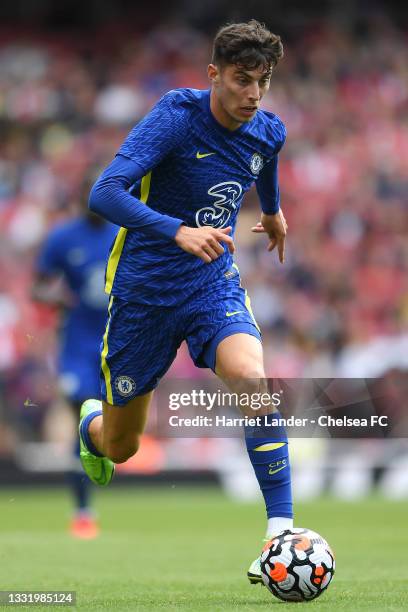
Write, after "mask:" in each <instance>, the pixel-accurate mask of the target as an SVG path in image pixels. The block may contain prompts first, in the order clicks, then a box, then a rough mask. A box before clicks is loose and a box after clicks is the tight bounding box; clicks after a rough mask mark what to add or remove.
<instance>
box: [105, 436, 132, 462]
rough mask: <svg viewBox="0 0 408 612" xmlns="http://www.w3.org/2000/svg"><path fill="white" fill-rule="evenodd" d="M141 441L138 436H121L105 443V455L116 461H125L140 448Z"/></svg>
mask: <svg viewBox="0 0 408 612" xmlns="http://www.w3.org/2000/svg"><path fill="white" fill-rule="evenodd" d="M139 445H140V441H139V437H138V436H132V437H127V438H121V439H119V440H114V441H113V440H112V441H108V442H107V443H105V448H104V451H105V455H106V457H108V458H109V459H110V460H111V461H113V462H114V463H125V461H127V460H128V459H130V457H133V455H135V454H136V453H137V451H138V449H139Z"/></svg>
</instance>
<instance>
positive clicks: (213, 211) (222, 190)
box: [196, 181, 242, 228]
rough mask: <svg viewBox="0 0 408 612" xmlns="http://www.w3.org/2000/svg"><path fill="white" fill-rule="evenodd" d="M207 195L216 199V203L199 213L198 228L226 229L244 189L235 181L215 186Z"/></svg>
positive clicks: (197, 216)
mask: <svg viewBox="0 0 408 612" xmlns="http://www.w3.org/2000/svg"><path fill="white" fill-rule="evenodd" d="M207 193H208V195H210V196H212V197H213V198H215V202H213V204H212V205H210V206H205V207H204V208H200V210H198V211H197V213H196V224H197V227H205V226H211V227H216V228H220V227H224V226H225V225H227V223H228V221H229V218H230V216H231V213H232V212H234V211H235V209H236V208H237V205H238V203H239V199H240V197H241V195H242V187H241V185H240V184H239V183H237V182H235V181H226V182H224V183H217V184H216V185H213V186H212V187H210V189H209V190H208V192H207Z"/></svg>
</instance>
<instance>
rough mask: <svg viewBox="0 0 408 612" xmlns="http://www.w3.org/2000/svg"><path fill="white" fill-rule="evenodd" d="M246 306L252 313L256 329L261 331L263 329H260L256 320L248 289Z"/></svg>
mask: <svg viewBox="0 0 408 612" xmlns="http://www.w3.org/2000/svg"><path fill="white" fill-rule="evenodd" d="M245 306H246V309H247V310H248V312H249V314H250V315H251V317H252V320H253V322H254V323H255V327H256V329H257V330H258V331H259V333H261V330H260V329H259V325H258V323H257V322H256V319H255V316H254V313H253V311H252V306H251V298H250V297H249V295H248V291H247V290H246V289H245Z"/></svg>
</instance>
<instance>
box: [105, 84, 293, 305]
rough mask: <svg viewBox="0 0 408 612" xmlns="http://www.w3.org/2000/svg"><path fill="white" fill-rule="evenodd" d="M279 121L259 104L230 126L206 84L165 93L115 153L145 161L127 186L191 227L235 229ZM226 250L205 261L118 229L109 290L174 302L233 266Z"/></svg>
mask: <svg viewBox="0 0 408 612" xmlns="http://www.w3.org/2000/svg"><path fill="white" fill-rule="evenodd" d="M285 137H286V130H285V127H284V125H283V123H282V121H281V120H280V119H279V117H277V116H276V115H274V114H273V113H270V112H266V111H262V110H259V111H258V112H257V113H256V115H255V117H254V118H253V119H252V120H251V121H250V122H248V123H244V124H242V125H241V126H240V127H239V128H238V129H237V130H234V131H230V130H228V129H226V128H224V127H223V126H222V125H220V124H219V123H218V122H217V121H216V119H215V118H214V116H213V115H212V113H211V110H210V90H205V91H202V90H194V89H178V90H173V91H170V92H169V93H167V94H166V95H165V96H163V98H161V100H160V101H159V102H158V103H157V104H156V106H155V107H154V108H153V110H152V111H151V112H150V113H149V114H148V115H146V117H145V118H144V119H143V120H142V121H141V122H140V123H138V124H137V125H136V127H135V128H133V130H132V131H131V132H130V134H129V135H128V137H127V139H126V140H125V142H124V143H123V145H122V146H121V147H120V149H119V151H118V153H119V154H120V155H123V156H125V157H127V158H129V159H131V160H133V161H135V162H136V163H137V164H138V166H139V167H141V168H143V171H144V172H145V176H144V177H143V179H141V180H140V181H138V182H137V183H136V184H135V185H134V186H133V187H132V188H131V191H130V192H131V193H132V194H133V195H135V196H136V197H138V198H139V199H140V200H142V202H144V203H145V204H146V205H147V206H149V207H151V208H152V209H154V210H155V211H157V212H159V213H162V214H165V215H168V216H172V217H176V218H178V219H181V220H182V221H183V222H184V223H185V224H186V225H188V226H189V227H203V226H211V227H214V228H224V227H228V226H230V225H231V226H232V228H233V231H234V229H235V224H236V219H237V214H238V212H239V209H240V206H241V202H242V199H243V196H244V194H245V193H246V192H247V191H248V190H249V188H250V187H251V185H252V184H253V183H254V181H256V180H257V179H258V177H259V176H260V175H261V173H262V170H263V168H264V167H266V165H267V164H269V163H271V162H272V161H273V160H275V161H276V156H277V154H278V152H279V151H280V149H281V147H282V145H283V143H284V141H285ZM232 263H233V261H232V256H231V254H230V253H229V251H228V249H227V248H226V246H225V247H224V254H223V255H222V256H220V257H219V258H218V259H216V260H215V261H213V262H211V263H209V264H207V263H204V262H203V261H202V260H201V259H199V258H198V257H196V256H194V255H190V254H189V253H186V252H185V251H183V250H182V249H180V248H179V247H178V246H177V244H176V243H175V242H174V241H173V240H169V239H166V238H162V237H152V236H146V234H143V233H142V232H141V231H138V230H129V229H125V228H121V229H120V231H119V233H118V235H117V238H116V240H115V243H114V245H113V248H112V250H111V253H110V257H109V260H108V264H107V268H106V285H105V290H106V292H107V293H112V294H113V295H115V296H118V297H121V298H122V299H125V300H127V301H134V302H141V303H145V304H153V305H164V306H176V305H179V304H182V303H183V302H185V301H186V300H187V299H188V298H189V297H190V296H191V295H192V294H193V293H195V292H196V291H198V290H199V289H201V288H202V287H204V286H207V285H208V284H211V283H213V282H216V281H217V280H218V279H220V277H221V276H222V275H223V274H225V273H226V272H227V271H228V270H229V269H230V268H231V266H232Z"/></svg>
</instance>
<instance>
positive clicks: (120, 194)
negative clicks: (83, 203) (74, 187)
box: [89, 154, 183, 240]
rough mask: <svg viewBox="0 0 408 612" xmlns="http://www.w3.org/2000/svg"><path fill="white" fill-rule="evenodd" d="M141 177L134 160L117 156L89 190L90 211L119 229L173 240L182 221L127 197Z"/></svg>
mask: <svg viewBox="0 0 408 612" xmlns="http://www.w3.org/2000/svg"><path fill="white" fill-rule="evenodd" d="M143 175H144V171H143V169H142V168H141V167H140V166H139V165H138V164H137V163H135V162H134V161H133V160H131V159H129V158H127V157H124V156H123V155H120V154H118V155H116V157H115V158H114V160H113V161H112V162H111V163H110V165H109V166H108V167H107V168H105V170H104V171H103V173H102V174H101V176H100V177H99V178H98V180H97V182H96V183H95V185H94V186H93V187H92V190H91V193H90V195H89V208H90V209H91V210H92V211H93V212H95V213H97V214H98V215H100V216H101V217H103V218H104V219H107V220H108V221H111V222H112V223H115V224H116V225H119V226H121V227H126V228H127V229H133V230H139V231H140V232H142V233H144V234H146V235H150V236H154V237H159V238H166V239H169V240H172V239H174V237H175V235H176V233H177V230H178V228H179V227H180V225H181V224H182V223H183V221H182V220H181V219H177V218H175V217H170V216H168V215H163V214H161V213H159V212H157V211H155V210H153V209H151V208H149V207H148V206H146V205H145V204H144V203H143V202H142V201H141V200H139V199H138V198H136V197H134V196H133V195H131V194H130V193H129V188H130V187H131V186H132V185H133V184H134V183H135V182H136V181H138V180H140V179H141V178H142V177H143Z"/></svg>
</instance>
